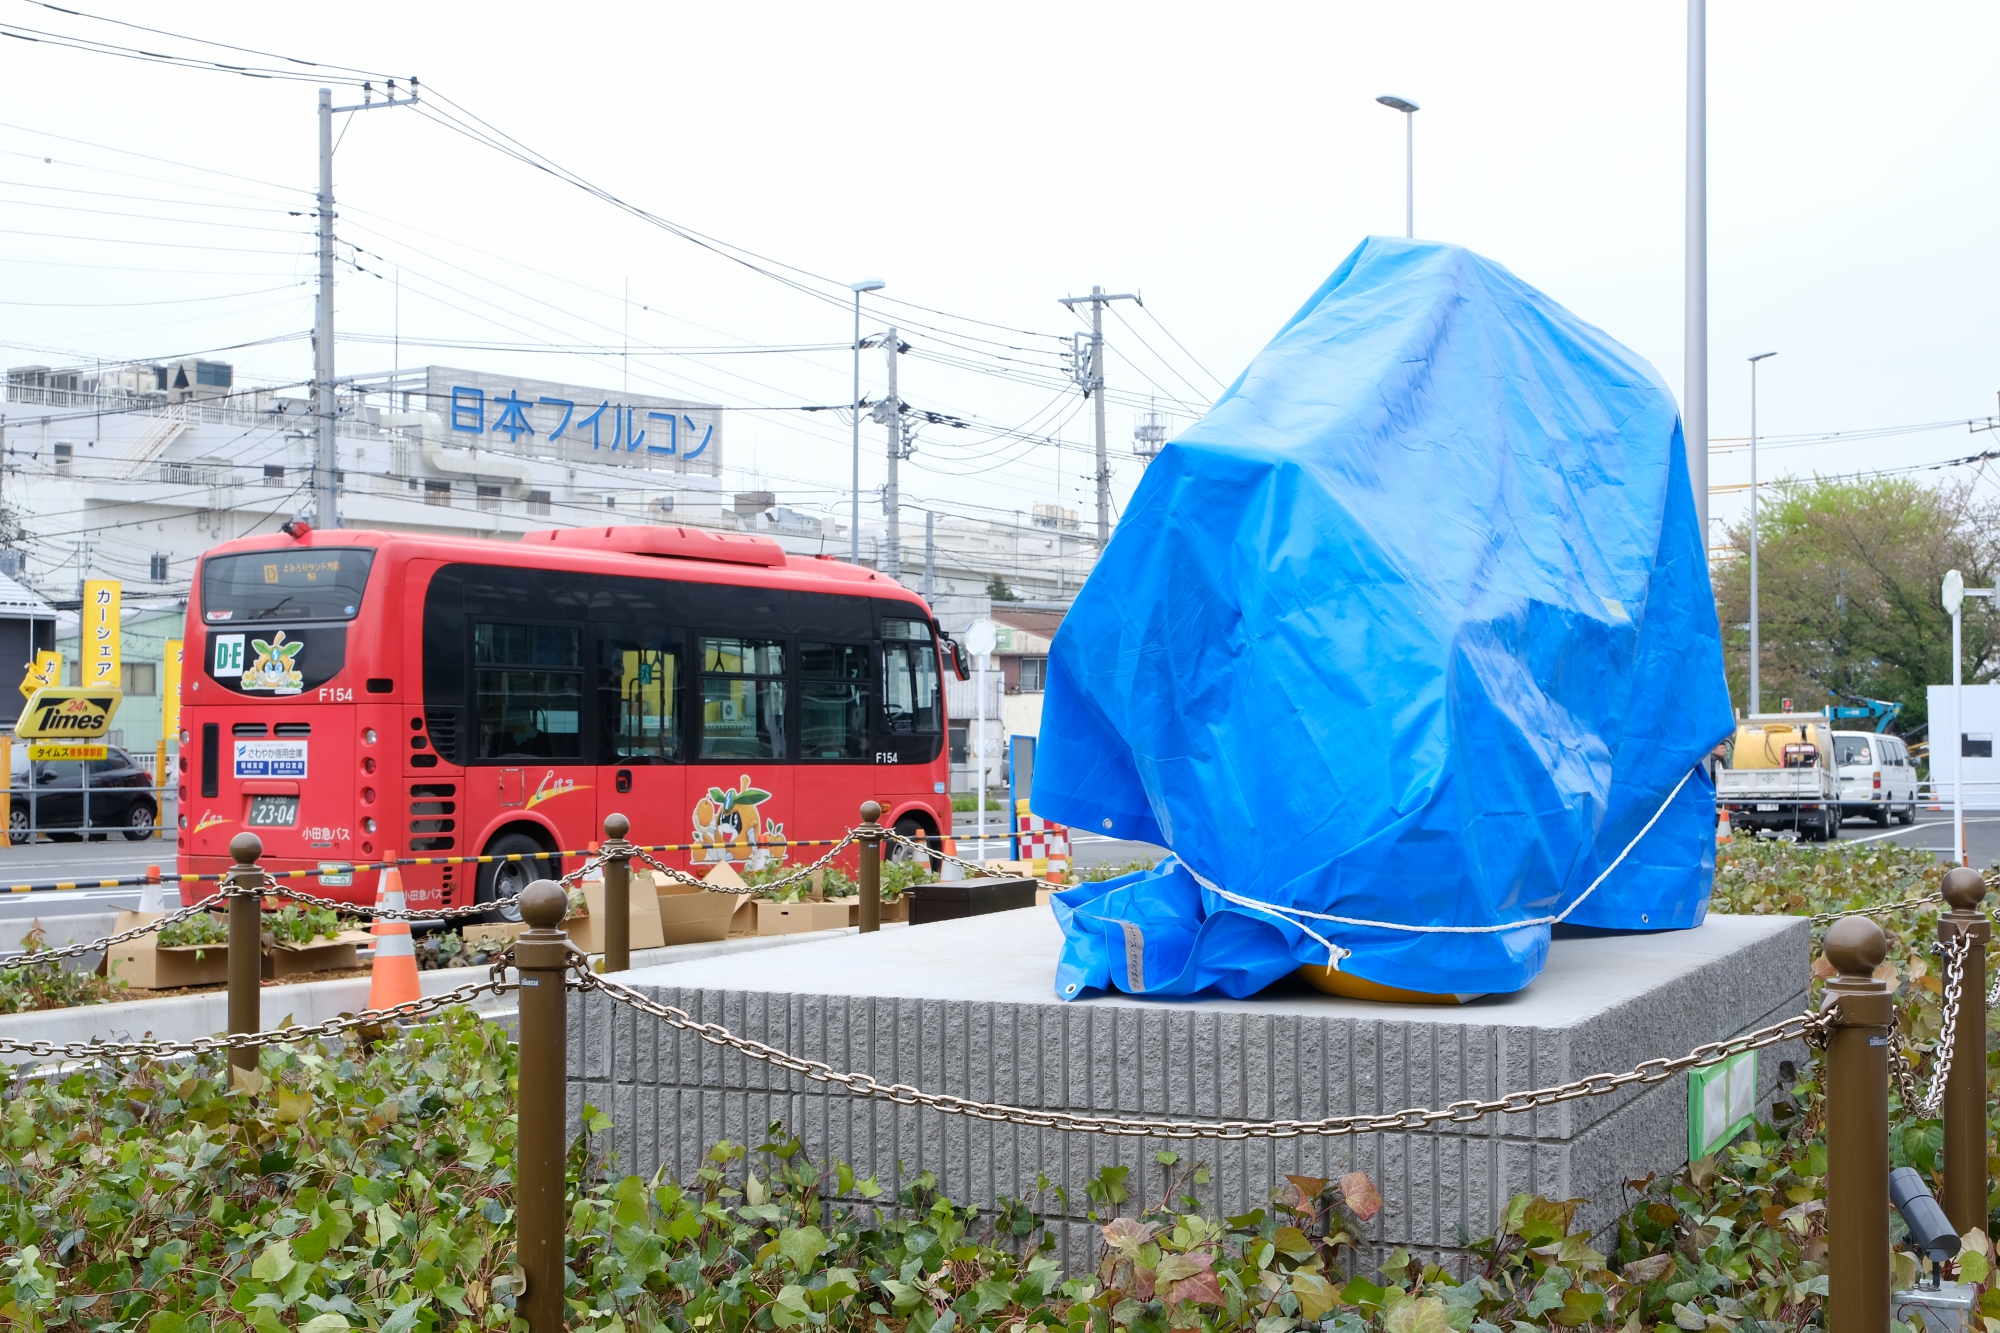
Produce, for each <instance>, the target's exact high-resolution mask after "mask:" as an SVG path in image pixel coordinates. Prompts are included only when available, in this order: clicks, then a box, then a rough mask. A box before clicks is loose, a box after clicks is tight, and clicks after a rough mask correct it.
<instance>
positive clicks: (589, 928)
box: [563, 878, 662, 953]
mask: <svg viewBox="0 0 2000 1333" xmlns="http://www.w3.org/2000/svg"><path fill="white" fill-rule="evenodd" d="M646 887H647V886H646V881H645V880H644V879H643V878H642V879H640V880H639V881H638V882H637V883H635V884H633V885H632V887H631V890H630V892H629V893H628V894H627V901H626V904H625V919H626V920H627V921H629V922H630V923H631V925H630V926H628V927H627V929H628V930H629V931H630V932H631V933H630V935H629V936H628V937H627V941H628V943H629V945H630V947H632V948H634V949H657V948H659V947H660V945H661V943H662V940H661V938H660V903H659V899H658V898H657V897H655V896H654V895H653V894H651V893H648V892H647V891H646ZM583 906H584V913H585V914H584V915H582V916H572V917H570V918H568V919H567V920H565V921H564V922H563V929H564V930H566V931H568V932H569V938H570V943H572V944H574V945H576V947H577V948H579V949H581V950H583V951H584V952H585V953H603V952H604V884H603V882H602V881H600V880H586V881H585V882H584V885H583Z"/></svg>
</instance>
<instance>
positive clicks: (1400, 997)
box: [1296, 963, 1479, 1004]
mask: <svg viewBox="0 0 2000 1333" xmlns="http://www.w3.org/2000/svg"><path fill="white" fill-rule="evenodd" d="M1296 975H1297V976H1299V977H1301V978H1303V979H1304V980H1305V982H1306V983H1307V984H1308V985H1310V986H1312V987H1314V988H1315V989H1317V990H1323V991H1325V992H1326V993H1327V994H1328V995H1338V996H1339V997H1340V998H1341V999H1343V1000H1374V1001H1377V1002H1378V1003H1382V1004H1464V1003H1466V1002H1467V1001H1468V1000H1476V999H1478V998H1479V996H1478V995H1432V994H1431V993H1430V992H1428V991H1420V990H1402V989H1400V988H1398V987H1395V986H1384V985H1382V984H1381V983H1380V982H1377V981H1369V980H1368V979H1367V978H1365V977H1357V976H1355V975H1354V974H1353V973H1352V972H1336V971H1335V970H1334V969H1332V968H1330V967H1319V966H1317V965H1315V964H1313V963H1307V964H1306V965H1305V966H1304V967H1301V968H1300V969H1299V970H1298V972H1297V974H1296Z"/></svg>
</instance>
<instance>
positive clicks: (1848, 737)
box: [1833, 731, 1917, 828]
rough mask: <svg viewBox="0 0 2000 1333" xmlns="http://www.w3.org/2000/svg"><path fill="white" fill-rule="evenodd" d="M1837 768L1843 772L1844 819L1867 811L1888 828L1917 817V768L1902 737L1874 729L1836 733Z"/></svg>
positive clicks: (1911, 820)
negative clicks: (1891, 818)
mask: <svg viewBox="0 0 2000 1333" xmlns="http://www.w3.org/2000/svg"><path fill="white" fill-rule="evenodd" d="M1833 762H1834V771H1835V772H1837V773H1838V774H1839V775H1840V814H1841V818H1843V819H1851V818H1853V817H1854V816H1855V815H1867V816H1869V817H1870V818H1872V819H1873V820H1874V821H1875V822H1876V823H1877V824H1880V825H1882V826H1883V827H1884V828H1886V827H1888V824H1889V817H1890V816H1891V815H1894V816H1895V817H1896V822H1897V823H1898V824H1908V823H1912V822H1914V821H1915V820H1916V817H1917V769H1916V765H1914V764H1912V763H1911V762H1910V751H1909V748H1908V747H1907V746H1905V745H1904V744H1903V742H1902V741H1901V740H1899V739H1898V738H1896V737H1894V736H1885V735H1882V734H1880V733H1878V732H1873V731H1836V732H1834V733H1833Z"/></svg>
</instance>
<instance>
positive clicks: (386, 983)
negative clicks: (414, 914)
mask: <svg viewBox="0 0 2000 1333" xmlns="http://www.w3.org/2000/svg"><path fill="white" fill-rule="evenodd" d="M382 859H383V860H384V861H386V862H387V864H386V865H384V866H383V867H382V882H381V884H380V885H379V886H377V888H376V890H375V905H376V906H377V907H395V908H402V907H404V906H406V905H407V904H406V903H405V902H404V899H403V872H402V871H400V870H398V869H397V868H396V853H395V851H394V849H391V850H390V851H389V852H388V853H387V854H385V855H384V856H383V858H382ZM374 935H375V966H374V970H373V973H372V975H371V976H370V977H369V979H368V1007H369V1008H370V1009H391V1008H394V1007H395V1006H396V1005H399V1004H408V1003H409V1002H410V1001H411V1000H416V999H421V998H423V988H422V987H421V986H419V985H418V984H417V951H416V948H415V946H414V945H412V943H411V942H410V923H409V922H408V921H404V920H400V919H393V920H392V919H390V918H388V917H380V916H378V917H376V918H375V930H374Z"/></svg>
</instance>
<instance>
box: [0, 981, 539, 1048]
mask: <svg viewBox="0 0 2000 1333" xmlns="http://www.w3.org/2000/svg"><path fill="white" fill-rule="evenodd" d="M509 957H510V958H511V955H509ZM506 967H507V964H506V963H504V962H496V963H495V964H494V966H493V972H492V975H491V976H490V977H489V978H488V979H487V980H485V981H474V982H469V983H468V984H466V985H463V986H460V987H458V988H457V989H456V990H449V991H441V992H439V993H438V994H436V995H426V996H424V997H422V998H421V999H415V1000H410V1001H408V1002H406V1003H403V1004H399V1005H395V1006H393V1007H391V1008H388V1009H367V1010H363V1011H362V1012H361V1013H358V1014H346V1015H343V1016H342V1017H339V1018H329V1019H328V1020H326V1022H324V1023H315V1024H313V1025H312V1026H311V1027H289V1028H272V1029H269V1030H267V1031H263V1032H242V1033H236V1034H232V1035H230V1036H224V1037H202V1038H199V1039H198V1040H195V1041H72V1042H51V1041H14V1040H12V1039H11V1038H7V1037H0V1055H30V1056H34V1057H36V1058H38V1059H47V1058H49V1057H50V1056H61V1057H62V1058H64V1059H66V1060H107V1059H109V1060H136V1059H157V1058H159V1057H162V1056H172V1055H206V1054H208V1053H210V1052H213V1051H231V1050H239V1051H240V1050H256V1049H259V1048H262V1047H265V1046H288V1045H291V1044H292V1043H294V1042H302V1041H311V1040H315V1039H319V1038H325V1037H337V1036H339V1035H340V1034H341V1033H343V1032H348V1031H351V1030H353V1029H355V1028H363V1027H376V1026H379V1025H381V1024H383V1023H400V1022H403V1021H405V1020H406V1019H412V1018H421V1017H423V1016H424V1015H426V1014H432V1013H436V1012H437V1011H438V1010H440V1009H445V1008H449V1007H450V1006H452V1005H454V1004H467V1003H470V1002H471V1001H473V1000H475V999H477V998H478V997H479V996H480V995H482V994H485V993H487V992H489V991H490V992H491V993H493V994H495V995H501V994H505V993H506V992H507V991H510V990H517V989H519V986H518V984H517V983H514V982H509V981H506V980H504V978H503V974H504V973H505V971H506Z"/></svg>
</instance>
